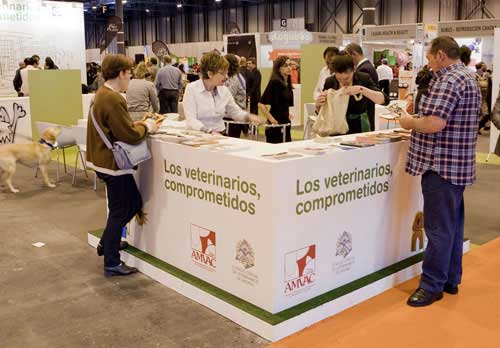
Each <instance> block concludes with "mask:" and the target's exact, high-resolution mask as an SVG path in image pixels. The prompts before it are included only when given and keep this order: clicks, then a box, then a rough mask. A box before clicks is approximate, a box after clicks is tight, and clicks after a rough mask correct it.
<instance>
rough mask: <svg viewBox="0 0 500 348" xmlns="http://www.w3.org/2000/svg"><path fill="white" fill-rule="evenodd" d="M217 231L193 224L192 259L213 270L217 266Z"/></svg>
mask: <svg viewBox="0 0 500 348" xmlns="http://www.w3.org/2000/svg"><path fill="white" fill-rule="evenodd" d="M215 240H216V236H215V232H214V231H211V230H209V229H206V228H203V227H201V226H198V225H194V224H191V249H192V251H191V259H192V260H193V262H195V263H196V264H198V265H201V266H203V267H205V268H207V269H209V270H211V271H214V270H215V268H216V260H217V258H216V242H215Z"/></svg>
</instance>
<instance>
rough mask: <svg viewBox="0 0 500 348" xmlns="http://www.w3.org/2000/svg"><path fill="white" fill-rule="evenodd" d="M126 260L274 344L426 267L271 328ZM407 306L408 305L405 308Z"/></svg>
mask: <svg viewBox="0 0 500 348" xmlns="http://www.w3.org/2000/svg"><path fill="white" fill-rule="evenodd" d="M88 243H89V244H90V245H91V246H93V247H94V248H95V247H97V244H98V243H99V239H98V238H97V237H95V236H94V235H92V234H90V233H89V234H88ZM469 248H470V243H469V241H465V242H464V253H465V252H468V251H469ZM122 260H123V261H124V262H126V263H127V265H130V266H134V267H137V268H138V269H139V270H140V271H141V272H142V273H144V274H145V275H147V276H149V277H151V278H153V279H154V280H156V281H158V282H160V283H162V284H163V285H165V286H167V287H169V288H171V289H173V290H175V291H177V292H178V293H180V294H182V295H184V296H186V297H188V298H190V299H192V300H193V301H196V302H198V303H200V304H202V305H204V306H205V307H208V308H210V309H211V310H213V311H215V312H217V313H219V314H220V315H223V316H225V317H226V318H228V319H230V320H232V321H234V322H235V323H236V324H238V325H241V326H242V327H244V328H246V329H248V330H250V331H252V332H255V333H256V334H257V335H259V336H262V337H263V338H265V339H267V340H270V341H273V342H275V341H278V340H280V339H282V338H284V337H287V336H289V335H292V334H294V333H296V332H298V331H300V330H302V329H304V328H306V327H308V326H311V325H313V324H314V323H317V322H319V321H321V320H323V319H326V318H328V317H331V316H332V315H334V314H337V313H339V312H341V311H343V310H345V309H347V308H349V307H352V306H354V305H356V304H358V303H360V302H363V301H366V300H368V299H369V298H371V297H374V296H376V295H378V294H380V293H382V292H384V291H386V290H388V289H390V288H392V287H394V286H396V285H398V284H400V283H402V282H405V281H407V280H409V279H411V278H413V277H415V276H417V275H418V274H420V272H421V270H422V263H421V262H419V263H418V264H415V265H413V266H410V267H408V268H405V269H403V270H401V271H399V272H397V273H394V274H391V275H390V276H388V277H385V278H383V279H380V280H379V281H376V282H374V283H371V284H369V285H367V286H365V287H363V288H361V289H358V290H356V291H353V292H351V293H349V294H347V295H345V296H342V297H340V298H337V299H335V300H333V301H330V302H328V303H326V304H324V305H322V306H319V307H316V308H314V309H311V310H310V311H307V312H304V313H302V314H301V315H298V316H296V317H294V318H291V319H290V320H287V321H285V322H282V323H280V324H278V325H274V326H273V325H270V324H268V323H266V322H264V321H262V320H260V319H258V318H256V317H254V316H252V315H251V314H248V313H246V312H244V311H242V310H240V309H239V308H236V307H234V306H232V305H230V304H228V303H226V302H224V301H222V300H220V299H218V298H217V297H214V296H212V295H210V294H208V293H206V292H204V291H202V290H200V289H198V288H197V287H195V286H192V285H190V284H188V283H185V282H184V281H182V280H180V279H179V278H177V277H174V276H172V275H170V274H169V273H167V272H164V271H162V270H160V269H158V268H156V267H154V266H152V265H151V264H149V263H147V262H145V261H142V260H140V259H137V258H136V257H134V256H132V255H130V254H128V253H126V252H122ZM401 305H404V304H401Z"/></svg>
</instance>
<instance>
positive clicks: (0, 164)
mask: <svg viewBox="0 0 500 348" xmlns="http://www.w3.org/2000/svg"><path fill="white" fill-rule="evenodd" d="M60 133H61V129H60V128H47V129H46V130H45V131H44V132H43V133H42V135H41V137H40V138H41V139H40V141H39V142H33V143H30V144H9V145H0V183H1V182H5V183H6V184H7V186H8V188H9V189H10V191H11V192H13V193H17V192H19V190H17V189H16V188H14V186H13V185H12V177H13V176H14V174H15V172H16V163H17V161H21V162H23V163H30V164H37V165H38V167H39V168H40V172H41V173H42V178H43V182H44V183H45V185H47V186H48V187H51V188H53V187H56V185H54V184H53V183H51V182H50V180H49V176H48V174H47V166H48V164H49V163H50V160H51V157H50V151H51V150H52V149H53V148H54V146H55V144H56V139H57V136H58V135H59V134H60Z"/></svg>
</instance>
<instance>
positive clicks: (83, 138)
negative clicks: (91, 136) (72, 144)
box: [73, 126, 87, 146]
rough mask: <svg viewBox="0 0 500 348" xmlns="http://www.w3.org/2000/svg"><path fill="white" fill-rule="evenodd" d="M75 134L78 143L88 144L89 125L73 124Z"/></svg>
mask: <svg viewBox="0 0 500 348" xmlns="http://www.w3.org/2000/svg"><path fill="white" fill-rule="evenodd" d="M73 136H74V137H75V140H76V145H79V146H80V145H87V127H82V126H73Z"/></svg>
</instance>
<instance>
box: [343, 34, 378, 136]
mask: <svg viewBox="0 0 500 348" xmlns="http://www.w3.org/2000/svg"><path fill="white" fill-rule="evenodd" d="M345 51H346V52H347V54H349V55H350V56H351V57H352V59H353V60H354V64H355V68H356V71H357V72H363V73H366V74H368V75H370V77H371V79H372V80H373V82H375V84H377V85H378V74H377V70H376V69H375V67H374V66H373V64H372V63H371V62H370V61H369V60H368V58H365V56H364V55H363V49H362V48H361V46H360V45H358V44H356V43H351V44H349V45H347V47H346V48H345ZM368 119H369V120H370V126H371V129H372V130H375V105H374V104H370V105H369V106H368Z"/></svg>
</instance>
